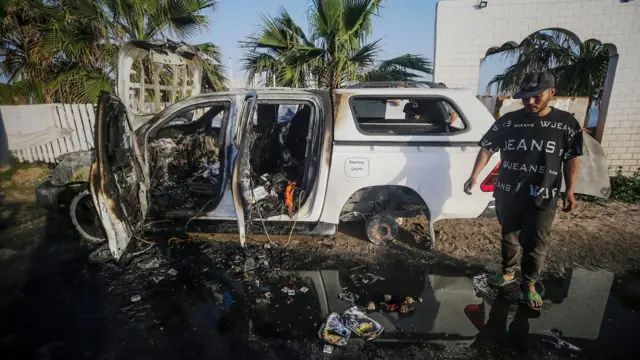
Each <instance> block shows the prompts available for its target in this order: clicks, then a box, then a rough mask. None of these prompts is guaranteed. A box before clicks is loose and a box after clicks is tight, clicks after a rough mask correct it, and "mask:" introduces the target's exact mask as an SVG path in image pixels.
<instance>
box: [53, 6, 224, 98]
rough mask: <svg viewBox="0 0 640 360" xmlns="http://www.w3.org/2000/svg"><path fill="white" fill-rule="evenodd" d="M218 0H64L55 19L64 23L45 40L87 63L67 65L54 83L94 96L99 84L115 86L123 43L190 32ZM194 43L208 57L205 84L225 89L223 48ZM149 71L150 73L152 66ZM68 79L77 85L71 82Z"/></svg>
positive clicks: (204, 23)
mask: <svg viewBox="0 0 640 360" xmlns="http://www.w3.org/2000/svg"><path fill="white" fill-rule="evenodd" d="M217 5H218V3H217V1H215V0H66V1H64V6H63V7H62V9H63V11H62V12H60V13H59V19H58V21H57V22H56V23H57V24H63V25H60V26H59V27H57V28H55V29H54V31H52V32H51V34H50V36H49V37H48V38H47V40H48V41H47V46H49V47H50V49H52V50H59V51H61V52H62V53H64V54H66V55H67V56H66V59H67V60H71V61H70V62H71V63H73V62H81V63H82V65H83V66H82V67H80V69H79V70H76V71H72V70H71V69H65V71H62V72H61V74H60V76H59V77H58V78H59V79H60V80H59V81H58V82H54V83H53V86H54V87H55V88H56V89H62V88H66V89H69V88H72V89H75V97H82V98H84V99H95V98H96V97H97V94H99V92H100V91H101V90H112V89H113V83H114V82H113V78H114V74H113V73H114V71H115V65H116V59H117V52H118V49H119V47H120V46H121V45H122V44H124V43H126V42H128V41H130V40H153V39H158V38H167V37H169V36H172V37H175V38H178V39H185V38H188V37H189V36H192V35H194V34H196V33H198V32H199V31H201V30H203V29H206V28H207V26H208V16H206V15H204V14H203V12H204V11H207V10H209V11H215V9H216V8H217ZM70 19H71V21H70ZM195 48H196V49H197V50H198V51H200V52H201V55H202V56H201V58H202V59H205V60H203V61H201V65H202V67H203V70H204V71H203V74H204V79H203V80H204V81H203V87H204V88H205V89H207V90H214V91H215V90H222V89H224V88H225V85H226V78H225V76H224V71H223V67H222V65H221V64H220V50H219V48H218V47H217V46H216V45H214V44H212V43H204V44H198V45H196V46H195ZM85 60H88V61H85ZM135 66H137V67H139V66H145V65H142V64H136V65H135ZM146 66H148V65H146ZM74 69H77V67H74ZM145 73H146V74H149V76H151V75H150V74H151V73H152V72H151V71H146V72H145ZM69 82H73V83H75V85H76V86H73V87H69V86H68V84H69Z"/></svg>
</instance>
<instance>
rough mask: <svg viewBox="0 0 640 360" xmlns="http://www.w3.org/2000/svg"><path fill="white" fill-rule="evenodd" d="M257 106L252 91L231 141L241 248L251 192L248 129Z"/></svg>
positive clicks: (244, 240)
mask: <svg viewBox="0 0 640 360" xmlns="http://www.w3.org/2000/svg"><path fill="white" fill-rule="evenodd" d="M257 106H258V95H257V94H256V93H255V92H254V91H252V92H250V93H249V94H247V96H246V97H245V100H244V103H243V104H242V110H241V112H240V116H239V118H238V122H237V131H236V134H235V139H233V145H234V146H235V147H236V149H237V156H236V160H235V162H234V164H233V176H232V180H231V181H232V187H231V189H232V192H233V201H234V204H235V208H236V216H237V219H238V236H239V237H240V245H241V246H242V247H244V246H245V244H246V241H247V233H246V219H247V215H248V214H249V212H250V204H249V203H248V202H247V199H249V198H250V194H249V193H250V192H251V183H250V182H251V181H250V176H251V164H250V156H249V155H250V154H249V151H250V148H249V145H250V144H251V137H252V135H251V132H250V129H251V125H252V123H253V118H254V115H255V113H256V109H257Z"/></svg>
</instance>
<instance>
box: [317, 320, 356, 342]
mask: <svg viewBox="0 0 640 360" xmlns="http://www.w3.org/2000/svg"><path fill="white" fill-rule="evenodd" d="M318 337H319V338H320V339H322V340H323V341H324V342H326V343H327V344H330V345H334V346H341V347H344V346H347V344H348V343H349V338H350V337H351V331H349V329H348V328H347V327H346V326H345V325H344V324H343V323H342V318H341V317H340V315H339V314H338V313H331V314H329V316H327V319H326V320H325V321H324V323H322V326H321V327H320V330H319V331H318Z"/></svg>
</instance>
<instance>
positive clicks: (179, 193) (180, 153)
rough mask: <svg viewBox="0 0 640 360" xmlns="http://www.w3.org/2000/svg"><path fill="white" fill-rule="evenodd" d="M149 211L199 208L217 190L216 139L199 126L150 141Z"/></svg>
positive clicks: (217, 143) (217, 149)
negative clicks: (150, 195) (191, 132)
mask: <svg viewBox="0 0 640 360" xmlns="http://www.w3.org/2000/svg"><path fill="white" fill-rule="evenodd" d="M150 145H151V147H150V155H151V189H152V192H151V193H152V202H151V212H152V213H162V212H168V211H175V210H192V209H195V208H201V207H203V206H204V205H206V202H208V201H210V200H211V199H212V198H215V197H217V196H218V194H219V192H220V179H219V175H220V161H219V141H218V138H217V137H213V136H211V135H210V134H207V133H206V132H205V131H204V130H198V131H196V132H195V133H193V134H176V135H174V136H172V137H165V138H160V139H157V140H154V141H152V142H151V143H150Z"/></svg>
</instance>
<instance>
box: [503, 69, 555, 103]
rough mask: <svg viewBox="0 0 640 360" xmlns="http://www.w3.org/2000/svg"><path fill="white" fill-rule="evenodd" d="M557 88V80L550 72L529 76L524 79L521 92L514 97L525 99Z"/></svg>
mask: <svg viewBox="0 0 640 360" xmlns="http://www.w3.org/2000/svg"><path fill="white" fill-rule="evenodd" d="M554 87H556V78H555V77H554V76H553V74H552V73H550V72H548V71H540V72H536V73H532V74H527V75H525V76H524V79H522V84H521V85H520V91H518V92H517V93H515V95H513V98H514V99H525V98H530V97H534V96H538V95H540V94H542V92H543V91H545V90H547V89H551V88H554Z"/></svg>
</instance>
